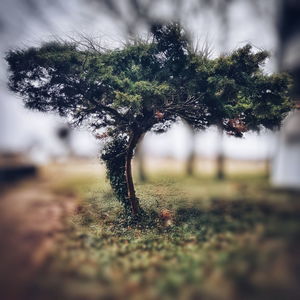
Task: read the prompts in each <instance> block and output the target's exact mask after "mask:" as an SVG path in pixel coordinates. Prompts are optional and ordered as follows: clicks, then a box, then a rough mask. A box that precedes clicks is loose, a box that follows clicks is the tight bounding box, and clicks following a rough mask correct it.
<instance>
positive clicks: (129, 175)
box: [125, 133, 141, 215]
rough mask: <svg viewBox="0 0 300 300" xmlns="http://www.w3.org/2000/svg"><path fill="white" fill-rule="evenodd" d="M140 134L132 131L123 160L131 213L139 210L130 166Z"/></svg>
mask: <svg viewBox="0 0 300 300" xmlns="http://www.w3.org/2000/svg"><path fill="white" fill-rule="evenodd" d="M140 137H141V134H137V133H133V134H132V135H131V136H130V139H129V144H128V149H127V154H126V161H125V175H126V183H127V189H128V199H129V202H130V204H131V211H132V214H133V215H137V214H138V213H139V211H140V205H139V201H138V199H137V198H136V195H135V189H134V184H133V178H132V168H131V161H132V157H133V151H134V148H135V147H136V145H137V143H138V140H139V138H140Z"/></svg>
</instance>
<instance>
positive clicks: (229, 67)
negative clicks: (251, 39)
mask: <svg viewBox="0 0 300 300" xmlns="http://www.w3.org/2000/svg"><path fill="white" fill-rule="evenodd" d="M151 35H152V39H150V40H149V41H139V42H134V43H131V44H130V43H129V44H127V45H125V46H124V47H123V48H120V49H112V50H104V49H103V50H101V51H100V50H99V51H95V49H94V48H93V47H92V48H86V49H82V48H80V47H79V45H76V44H72V43H60V42H50V43H46V44H44V45H42V46H41V47H37V48H29V49H24V50H15V51H10V52H9V53H8V54H7V56H6V60H7V62H8V64H9V70H10V78H9V85H10V88H11V89H12V90H13V91H15V92H16V93H18V94H19V95H21V96H22V97H23V99H24V101H25V105H26V106H27V107H29V108H31V109H36V110H40V111H56V112H58V113H59V114H60V115H62V116H68V117H69V119H71V120H72V121H73V122H74V124H75V125H80V124H82V123H84V122H85V123H87V124H88V125H89V126H90V127H91V129H92V130H95V131H97V130H98V129H99V128H106V130H107V133H106V134H107V136H108V137H109V138H108V140H109V142H108V143H109V144H108V145H107V147H106V148H105V149H106V154H104V156H103V157H107V155H108V154H107V153H111V158H106V159H105V161H106V165H107V167H108V168H113V169H111V170H108V177H109V179H110V180H111V182H112V187H113V188H114V189H116V190H115V191H116V193H117V195H118V199H119V200H121V199H123V200H124V197H123V196H120V195H121V194H122V193H123V192H122V193H121V192H120V190H122V191H125V188H124V186H123V183H124V167H121V164H124V163H125V160H124V154H123V152H119V153H118V151H125V148H126V147H129V143H127V141H128V140H129V138H130V137H132V136H133V135H139V136H141V135H143V134H144V133H146V132H147V131H149V130H153V131H155V132H164V131H166V130H168V129H169V128H170V126H171V124H172V123H174V122H176V121H177V120H178V119H180V118H181V119H184V120H186V121H187V122H188V123H189V124H190V125H191V126H193V127H195V128H196V129H197V128H201V129H205V128H207V127H208V126H210V125H218V126H220V127H222V128H223V130H224V131H226V132H227V133H228V134H231V135H234V136H237V137H241V136H243V133H244V132H245V131H247V130H259V129H260V128H261V126H265V127H267V128H271V129H273V128H276V127H278V126H280V123H281V121H282V119H283V118H284V116H285V115H286V113H287V112H288V111H289V109H290V107H291V105H290V99H289V97H288V87H289V85H290V79H289V77H288V76H287V75H286V74H271V75H268V74H264V73H263V71H262V69H261V67H262V66H263V64H264V62H265V60H266V58H267V56H268V53H267V52H265V51H258V52H256V53H254V52H253V51H252V48H251V46H250V45H246V46H244V47H242V48H240V49H238V50H236V51H234V52H233V53H231V54H230V55H227V56H222V57H219V58H216V59H210V58H208V57H206V56H205V55H203V53H197V52H195V51H192V50H191V49H192V47H191V43H190V41H189V39H188V38H187V35H186V33H185V32H184V30H183V28H182V27H181V26H180V25H178V24H168V25H155V26H153V28H152V31H151ZM120 135H121V136H122V135H123V136H127V139H123V140H122V141H123V145H121V144H120V143H122V142H121V140H120V139H119V136H120ZM114 139H115V141H112V142H111V140H114ZM135 143H137V141H135ZM134 147H135V145H133V148H134ZM108 149H109V150H108ZM116 150H117V151H116ZM133 150H134V149H133ZM113 155H115V160H117V159H119V160H120V162H113V159H112V156H113ZM116 166H118V167H116ZM118 168H119V171H120V173H119V175H117V174H118ZM117 176H119V178H118V179H117ZM120 193H121V194H120ZM123 200H122V201H123ZM124 201H125V200H124ZM124 205H125V206H127V203H124Z"/></svg>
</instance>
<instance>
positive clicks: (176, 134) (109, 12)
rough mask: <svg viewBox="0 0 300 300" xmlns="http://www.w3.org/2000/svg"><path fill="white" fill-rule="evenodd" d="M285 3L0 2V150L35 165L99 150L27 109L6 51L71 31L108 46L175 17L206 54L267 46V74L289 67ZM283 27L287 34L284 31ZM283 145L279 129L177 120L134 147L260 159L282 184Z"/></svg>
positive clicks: (293, 44) (163, 153) (159, 153)
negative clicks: (10, 76)
mask: <svg viewBox="0 0 300 300" xmlns="http://www.w3.org/2000/svg"><path fill="white" fill-rule="evenodd" d="M288 2H290V1H277V0H267V1H263V3H262V2H261V1H246V0H240V1H237V0H236V1H233V0H232V1H231V0H230V1H229V0H228V1H226V0H220V1H217V0H211V1H209V0H203V1H200V0H191V1H185V2H184V1H175V2H174V1H121V2H118V1H101V0H99V1H96V0H95V1H92V0H91V1H88V0H86V1H84V0H75V1H64V2H62V1H46V0H45V1H17V0H13V1H2V4H1V6H2V9H1V49H0V51H1V53H2V60H1V64H2V67H1V70H2V71H1V100H0V101H1V102H0V105H1V109H0V113H1V117H0V120H1V121H0V122H1V127H0V128H1V129H0V130H1V131H0V136H1V139H0V149H1V152H2V153H6V154H7V153H11V154H12V153H15V154H22V155H25V156H26V157H27V158H28V159H30V160H32V162H34V163H36V164H43V163H47V162H49V160H52V159H54V158H55V159H58V158H60V157H61V158H62V157H65V158H66V157H67V156H68V155H69V154H70V153H72V155H73V156H78V157H85V158H89V157H96V156H97V155H98V151H99V145H97V142H96V141H95V139H94V138H93V137H92V136H90V134H89V133H88V132H86V130H84V128H82V129H79V130H71V129H70V131H69V133H68V137H67V138H66V139H64V138H62V137H61V136H60V135H59V130H61V128H63V127H65V128H67V125H66V123H65V120H62V119H59V118H58V117H56V116H54V115H53V116H49V115H45V114H41V113H35V112H29V111H26V110H25V109H24V108H23V106H22V101H21V100H20V99H17V98H16V96H14V95H12V94H10V93H9V92H8V90H7V88H6V78H7V70H6V65H5V62H4V60H3V56H4V54H5V51H7V50H8V49H12V48H17V47H25V46H30V45H38V44H40V43H41V42H42V41H45V40H49V39H51V38H52V39H53V38H58V37H59V38H64V39H68V38H69V37H70V36H72V37H74V36H76V35H77V36H78V35H86V36H89V37H91V38H95V39H100V40H101V41H102V42H103V43H104V44H111V45H114V46H115V45H118V43H120V41H122V40H124V39H126V36H128V34H142V33H144V32H146V31H147V28H148V26H149V25H150V24H151V22H154V21H155V20H163V21H168V20H175V19H176V20H180V22H182V24H183V25H184V26H185V27H186V28H187V29H188V31H189V33H190V35H191V38H192V39H194V40H195V41H197V43H198V47H200V48H203V49H205V48H206V49H209V50H210V52H211V56H212V57H215V56H218V55H220V54H222V53H227V52H230V51H231V50H233V49H236V48H237V47H240V46H243V45H245V44H246V43H251V44H252V45H253V46H254V48H256V49H267V50H268V51H270V53H271V55H272V56H271V58H270V59H269V60H268V62H267V64H266V66H265V70H266V72H274V71H278V70H283V69H291V68H295V69H296V68H297V64H298V61H297V59H298V57H297V54H298V51H297V50H298V48H297V47H299V45H298V42H297V41H298V40H297V35H298V34H299V33H298V31H297V30H296V29H297V27H296V25H297V24H296V25H295V24H293V22H296V23H297V22H298V21H297V18H295V20H294V21H291V20H290V18H287V19H286V20H285V19H284V18H285V16H284V13H285V11H284V9H289V7H288V6H289V5H290V6H295V7H296V9H297V7H298V5H297V4H295V3H294V2H295V1H291V4H285V3H288ZM284 6H287V8H285V7H284ZM292 10H293V11H294V9H292ZM284 22H285V23H284ZM289 22H291V24H290V25H289ZM283 23H284V24H283ZM289 26H290V27H289ZM282 31H286V32H287V33H286V34H284V37H283V34H282ZM294 31H295V32H294ZM293 32H294V33H293ZM288 35H291V37H290V38H289V37H288ZM283 52H284V53H285V54H284V55H283V54H282V53H283ZM66 130H67V129H66ZM282 147H283V145H281V147H280V138H279V134H278V133H271V132H267V131H262V132H261V133H260V134H255V133H248V134H246V136H245V138H244V139H235V138H232V137H228V136H225V135H224V136H222V134H220V133H218V130H217V129H216V128H211V129H210V130H208V131H206V132H199V133H193V132H192V131H191V130H190V128H189V127H188V126H186V125H184V124H176V125H175V126H174V128H173V129H172V130H171V131H170V132H168V133H166V134H165V135H163V136H157V135H153V134H151V133H149V134H147V135H146V137H145V139H144V141H143V145H142V146H141V147H140V151H142V152H143V153H144V154H143V157H145V160H146V159H148V158H154V157H155V158H166V157H168V158H173V159H175V160H178V161H179V160H181V161H188V160H190V159H191V157H192V156H195V158H196V159H197V158H203V159H207V160H213V159H216V158H217V161H220V159H218V157H219V156H220V155H222V156H224V157H225V158H227V159H231V160H248V161H249V160H250V161H261V162H263V161H264V162H265V163H266V164H267V165H268V164H269V162H270V161H272V164H271V166H272V167H273V168H275V169H273V171H272V172H273V173H272V174H273V175H274V176H273V177H274V183H276V184H281V179H280V178H279V179H278V178H277V177H278V175H277V174H276V173H277V170H276V168H280V166H277V165H276V166H275V165H274V163H273V162H274V161H273V159H274V158H275V157H276V156H278V155H279V156H280V155H281V156H282V155H285V153H283V154H280V153H279V152H280V151H281V150H280V148H282ZM282 151H288V150H286V149H284V150H282ZM286 156H287V157H286V158H278V159H279V160H280V159H288V157H289V155H286ZM294 159H296V157H295V158H294ZM279 164H280V163H279ZM285 164H286V163H285ZM287 164H288V163H287ZM296 164H297V163H296ZM298 164H299V162H298ZM293 166H295V164H294V163H291V164H288V168H290V170H288V171H287V172H294V171H293V170H292V168H293ZM266 167H267V168H268V166H266ZM297 167H298V165H297ZM298 169H299V168H298ZM280 172H281V171H280ZM297 175H299V174H297ZM279 177H280V176H279ZM298 177H300V176H298ZM294 181H295V180H294ZM282 184H285V183H282ZM291 184H292V185H298V186H299V184H300V183H299V181H297V182H296V181H295V182H293V183H291Z"/></svg>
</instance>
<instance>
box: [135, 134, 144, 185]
mask: <svg viewBox="0 0 300 300" xmlns="http://www.w3.org/2000/svg"><path fill="white" fill-rule="evenodd" d="M143 137H144V134H143V135H142V136H141V138H140V141H139V142H138V145H137V147H136V155H135V158H136V160H137V163H138V176H139V179H140V181H142V182H145V181H146V180H147V177H146V172H145V155H144V154H145V152H144V150H143V147H142V144H143V142H142V141H143Z"/></svg>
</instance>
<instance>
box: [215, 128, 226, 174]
mask: <svg viewBox="0 0 300 300" xmlns="http://www.w3.org/2000/svg"><path fill="white" fill-rule="evenodd" d="M217 127H218V139H219V145H218V149H217V151H218V152H217V158H216V164H217V173H216V178H217V179H218V180H223V179H224V178H225V172H224V161H225V159H224V153H223V130H222V127H221V126H220V125H218V126H217Z"/></svg>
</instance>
